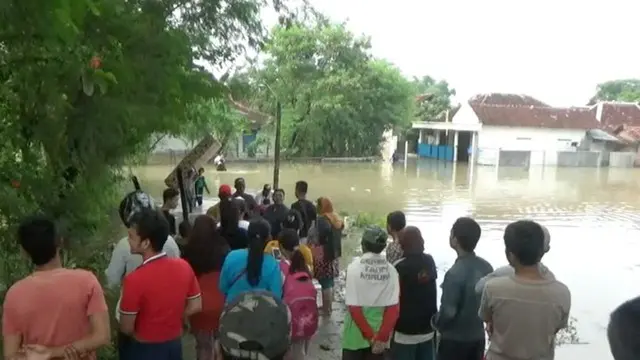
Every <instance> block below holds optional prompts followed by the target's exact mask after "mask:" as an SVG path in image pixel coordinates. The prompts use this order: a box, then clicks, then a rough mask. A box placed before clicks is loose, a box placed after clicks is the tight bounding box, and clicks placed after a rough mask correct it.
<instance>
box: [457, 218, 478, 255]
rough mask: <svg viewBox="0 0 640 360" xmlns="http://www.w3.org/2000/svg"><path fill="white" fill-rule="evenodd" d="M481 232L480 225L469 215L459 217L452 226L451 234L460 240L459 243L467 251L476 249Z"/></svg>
mask: <svg viewBox="0 0 640 360" xmlns="http://www.w3.org/2000/svg"><path fill="white" fill-rule="evenodd" d="M481 233H482V230H481V229H480V225H478V223H477V222H476V221H475V220H473V219H472V218H469V217H461V218H458V220H456V222H454V223H453V227H451V235H452V236H454V237H455V238H456V240H458V245H459V246H460V248H462V250H464V251H466V252H472V251H474V250H475V248H476V245H478V241H479V240H480V234H481Z"/></svg>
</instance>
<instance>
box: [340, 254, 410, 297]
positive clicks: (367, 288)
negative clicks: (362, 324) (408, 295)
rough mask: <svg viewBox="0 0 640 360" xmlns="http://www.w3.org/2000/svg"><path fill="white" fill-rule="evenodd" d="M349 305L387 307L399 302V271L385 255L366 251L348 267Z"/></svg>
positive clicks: (347, 292)
mask: <svg viewBox="0 0 640 360" xmlns="http://www.w3.org/2000/svg"><path fill="white" fill-rule="evenodd" d="M346 275H347V276H346V277H347V280H346V296H345V302H346V304H347V306H371V307H386V306H392V305H396V304H398V301H399V299H400V281H399V279H398V272H397V271H396V269H395V268H394V267H393V265H391V264H390V263H389V262H388V261H387V259H386V258H385V256H384V255H381V254H374V253H365V254H364V255H362V256H361V257H360V258H356V259H354V260H353V261H352V262H351V264H349V266H348V267H347V274H346Z"/></svg>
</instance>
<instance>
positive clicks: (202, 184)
mask: <svg viewBox="0 0 640 360" xmlns="http://www.w3.org/2000/svg"><path fill="white" fill-rule="evenodd" d="M194 187H195V189H196V202H197V203H198V206H202V198H203V195H204V191H205V190H206V191H207V195H210V194H211V192H210V191H209V187H207V180H206V179H205V178H204V168H203V167H201V168H200V169H198V177H197V178H196V181H195V183H194Z"/></svg>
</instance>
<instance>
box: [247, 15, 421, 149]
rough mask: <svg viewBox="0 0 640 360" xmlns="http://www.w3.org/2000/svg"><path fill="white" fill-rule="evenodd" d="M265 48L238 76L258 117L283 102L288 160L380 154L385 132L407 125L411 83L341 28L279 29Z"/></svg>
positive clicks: (318, 22)
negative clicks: (254, 65)
mask: <svg viewBox="0 0 640 360" xmlns="http://www.w3.org/2000/svg"><path fill="white" fill-rule="evenodd" d="M264 50H265V54H266V55H267V59H266V60H265V61H264V64H263V65H262V66H260V67H258V68H255V69H251V70H249V71H248V72H247V74H246V75H243V76H244V77H245V79H248V81H246V83H249V84H250V87H251V88H252V91H253V93H252V94H251V95H249V97H251V99H252V101H253V103H254V104H257V105H258V106H259V107H261V109H262V110H263V111H265V112H270V113H273V111H271V110H272V109H273V107H274V106H275V104H276V101H280V102H281V103H282V104H283V123H282V139H283V141H282V143H283V146H284V148H285V150H286V153H287V155H288V156H305V157H306V156H312V157H320V156H371V155H378V154H379V148H380V143H381V141H382V134H383V133H384V131H385V130H389V129H391V128H393V127H395V126H400V125H403V124H407V123H408V122H409V121H410V116H411V109H412V108H413V99H412V95H413V89H412V87H411V84H410V83H409V82H408V81H407V80H406V79H405V78H404V77H403V76H402V75H401V73H400V71H399V70H398V69H396V68H395V67H393V66H392V65H390V64H389V63H386V62H384V61H379V60H376V59H373V58H372V56H371V55H370V53H369V50H370V44H369V40H368V39H367V38H363V37H355V36H354V35H353V34H352V33H350V32H349V31H348V30H347V29H346V28H345V26H344V25H336V24H331V23H329V22H328V21H326V19H322V18H320V19H318V20H316V21H315V22H313V23H309V24H303V23H296V24H293V25H291V26H289V27H283V26H278V27H276V28H275V29H274V30H273V31H272V34H271V39H270V41H269V42H268V43H267V45H266V46H265V49H264ZM237 88H238V89H240V88H241V87H240V86H238V87H237ZM245 88H246V87H245Z"/></svg>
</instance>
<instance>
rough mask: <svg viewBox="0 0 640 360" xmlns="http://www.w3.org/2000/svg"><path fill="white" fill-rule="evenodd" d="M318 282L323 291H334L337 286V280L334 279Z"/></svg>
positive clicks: (319, 280)
mask: <svg viewBox="0 0 640 360" xmlns="http://www.w3.org/2000/svg"><path fill="white" fill-rule="evenodd" d="M318 282H319V283H320V286H321V287H322V290H328V289H332V288H333V286H334V285H335V279H334V278H324V279H318Z"/></svg>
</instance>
